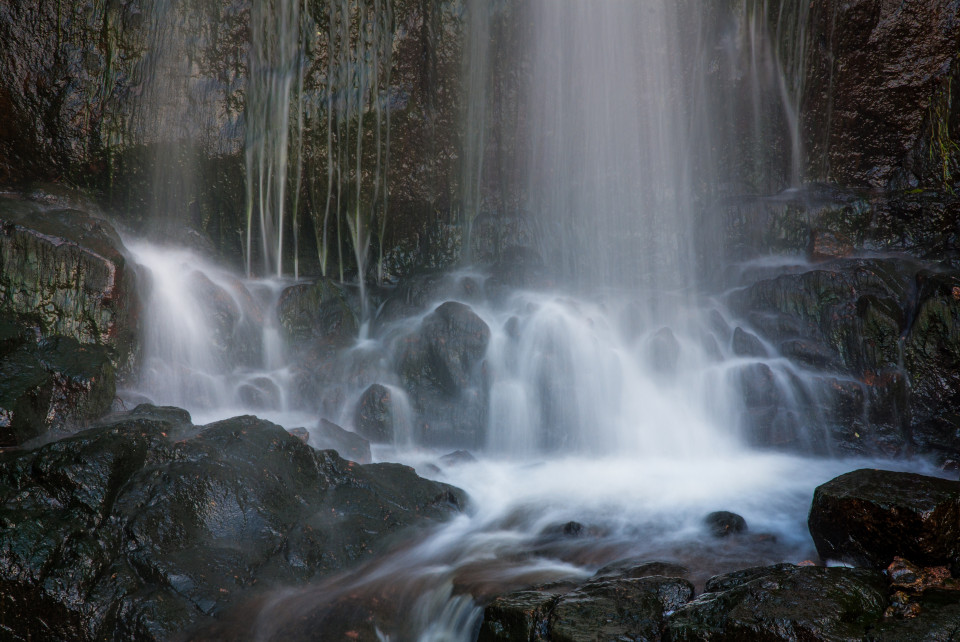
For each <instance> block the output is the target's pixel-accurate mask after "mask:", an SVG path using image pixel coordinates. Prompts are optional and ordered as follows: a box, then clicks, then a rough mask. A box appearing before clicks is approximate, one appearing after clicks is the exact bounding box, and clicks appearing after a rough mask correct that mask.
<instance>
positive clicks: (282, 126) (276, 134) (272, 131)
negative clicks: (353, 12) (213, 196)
mask: <svg viewBox="0 0 960 642" xmlns="http://www.w3.org/2000/svg"><path fill="white" fill-rule="evenodd" d="M300 4H301V0H272V1H268V2H255V3H253V5H252V8H251V15H250V25H251V30H250V58H249V68H250V71H249V73H250V77H249V83H248V86H247V103H246V160H247V274H248V276H249V275H251V274H253V273H254V272H255V270H254V269H253V260H254V259H253V243H254V239H255V237H256V235H255V234H254V229H255V228H256V229H257V230H259V241H260V252H261V259H262V270H263V273H264V274H268V275H269V274H272V275H275V276H277V277H280V276H282V275H283V268H284V266H283V257H284V250H285V245H284V231H285V230H286V226H287V223H286V221H285V213H286V211H287V208H288V204H287V192H288V175H289V174H290V169H289V167H290V166H291V165H292V167H293V171H294V180H295V188H294V189H293V190H292V192H293V195H294V207H293V211H292V217H293V221H292V225H291V228H292V229H293V230H294V235H296V230H297V221H296V216H297V206H296V203H297V198H298V196H299V181H300V168H301V159H300V143H301V141H302V136H303V104H302V100H303V79H304V73H305V70H304V67H305V65H306V58H305V56H304V35H303V34H304V32H305V29H306V21H307V18H308V17H307V15H306V12H305V10H301V6H300ZM292 112H294V113H295V114H296V118H295V120H294V121H293V123H291V113H292ZM291 136H292V137H293V140H294V143H295V144H294V146H293V149H292V150H291V145H290V142H291ZM291 161H292V162H291ZM298 254H299V248H298V247H297V243H296V236H294V243H293V248H292V255H293V257H294V262H295V265H294V274H295V275H296V273H297V271H298V268H297V266H296V257H297V255H298ZM256 271H259V270H256Z"/></svg>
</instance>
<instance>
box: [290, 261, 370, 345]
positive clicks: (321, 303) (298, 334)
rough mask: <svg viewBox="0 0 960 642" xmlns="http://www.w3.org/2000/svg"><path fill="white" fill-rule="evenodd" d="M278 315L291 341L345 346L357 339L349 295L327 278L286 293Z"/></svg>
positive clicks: (298, 286)
mask: <svg viewBox="0 0 960 642" xmlns="http://www.w3.org/2000/svg"><path fill="white" fill-rule="evenodd" d="M277 314H278V315H279V320H280V327H281V328H283V331H284V333H285V335H286V337H287V339H288V341H295V342H299V341H306V340H309V339H320V340H323V341H327V342H330V343H333V344H335V345H346V344H348V343H349V342H351V341H353V340H354V338H356V336H357V331H358V329H359V327H360V325H359V322H358V321H357V315H356V313H355V312H354V311H353V309H352V308H351V306H350V304H349V303H348V299H347V295H346V293H345V292H344V291H343V289H342V288H340V287H339V286H338V285H337V284H336V283H334V282H333V280H332V279H326V278H320V279H318V280H317V281H316V282H315V283H313V284H306V283H301V284H298V285H292V286H290V287H288V288H287V289H285V290H284V291H283V293H282V294H281V295H280V301H279V302H278V304H277Z"/></svg>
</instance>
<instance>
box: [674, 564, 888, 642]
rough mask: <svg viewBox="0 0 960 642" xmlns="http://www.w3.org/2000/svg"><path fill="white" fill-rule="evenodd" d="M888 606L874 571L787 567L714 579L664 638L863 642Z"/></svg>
mask: <svg viewBox="0 0 960 642" xmlns="http://www.w3.org/2000/svg"><path fill="white" fill-rule="evenodd" d="M886 605H887V586H886V582H885V581H884V579H883V575H882V574H880V573H879V572H878V571H868V570H863V569H848V568H821V567H796V566H790V565H789V564H784V565H780V566H776V567H768V568H758V569H750V570H747V571H738V572H736V573H732V574H729V575H725V576H720V577H717V578H713V579H712V580H711V581H710V582H708V583H707V587H706V592H705V593H704V594H703V595H701V596H700V597H698V598H697V599H696V600H694V601H693V602H690V603H689V604H687V605H685V606H683V607H681V608H680V609H678V610H677V612H676V613H674V614H673V616H671V618H670V620H669V623H668V625H667V631H668V635H669V639H670V640H671V642H680V641H682V640H731V641H732V640H738V641H741V640H742V641H754V640H756V641H758V642H759V641H760V640H862V639H864V636H865V635H866V632H867V630H868V627H870V626H872V625H874V624H876V623H877V622H879V621H880V618H881V617H882V615H883V611H884V609H885V608H886Z"/></svg>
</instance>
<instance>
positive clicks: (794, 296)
mask: <svg viewBox="0 0 960 642" xmlns="http://www.w3.org/2000/svg"><path fill="white" fill-rule="evenodd" d="M915 269H916V268H915V266H914V265H913V264H912V263H910V262H904V261H897V260H879V259H877V260H865V259H863V260H861V259H858V260H850V261H847V262H844V263H843V264H842V265H838V266H836V267H835V269H832V270H812V271H807V272H803V273H800V274H784V275H781V276H778V277H776V278H773V279H765V280H762V281H759V282H757V283H754V284H753V285H751V286H749V287H748V288H746V289H745V290H742V291H740V292H738V293H736V294H735V295H734V296H733V297H732V304H733V306H734V307H735V308H736V309H738V310H739V311H740V312H741V313H742V314H744V315H748V314H750V312H756V311H761V312H770V313H779V314H784V315H788V316H792V317H793V318H794V319H795V320H796V321H797V322H798V324H799V333H800V337H801V338H804V339H807V340H811V341H813V342H815V343H819V344H821V345H823V346H825V347H826V348H827V349H828V350H830V351H832V352H834V353H836V354H837V355H839V356H840V361H841V364H842V366H843V367H844V368H845V369H846V370H847V371H848V372H851V373H853V374H856V375H860V374H862V373H863V372H865V371H874V372H876V371H878V370H881V369H883V368H889V367H896V366H897V365H898V362H899V359H900V356H899V355H900V345H899V340H900V334H901V332H902V331H903V329H904V328H905V327H906V319H905V315H904V312H903V307H904V306H905V305H906V302H907V301H908V298H909V292H910V290H911V288H912V281H913V274H914V270H915ZM788 338H792V337H784V336H779V337H771V339H774V340H778V341H782V340H784V339H788Z"/></svg>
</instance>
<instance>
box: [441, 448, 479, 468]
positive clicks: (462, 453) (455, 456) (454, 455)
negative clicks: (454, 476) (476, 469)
mask: <svg viewBox="0 0 960 642" xmlns="http://www.w3.org/2000/svg"><path fill="white" fill-rule="evenodd" d="M476 461H477V458H476V457H474V456H473V455H471V454H470V451H469V450H454V451H453V452H451V453H447V454H446V455H444V456H443V457H441V458H440V460H439V462H438V463H439V464H440V466H441V467H442V468H455V467H457V466H462V465H463V464H473V463H476Z"/></svg>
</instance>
